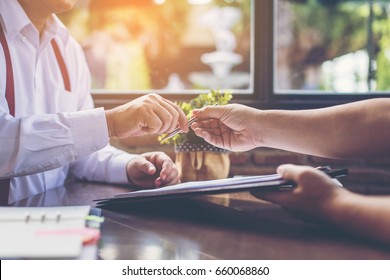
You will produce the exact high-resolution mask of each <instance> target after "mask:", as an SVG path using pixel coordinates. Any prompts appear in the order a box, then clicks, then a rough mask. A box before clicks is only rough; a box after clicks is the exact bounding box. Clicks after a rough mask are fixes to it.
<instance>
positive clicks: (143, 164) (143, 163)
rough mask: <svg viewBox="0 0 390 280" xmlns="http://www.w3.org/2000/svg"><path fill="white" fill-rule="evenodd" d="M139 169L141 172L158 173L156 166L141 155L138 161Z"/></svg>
mask: <svg viewBox="0 0 390 280" xmlns="http://www.w3.org/2000/svg"><path fill="white" fill-rule="evenodd" d="M137 169H138V171H140V172H143V173H146V174H149V175H152V174H154V173H156V167H155V166H154V165H153V163H151V162H150V161H148V160H147V159H146V158H145V157H141V158H140V159H139V161H138V162H137Z"/></svg>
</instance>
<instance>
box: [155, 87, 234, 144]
mask: <svg viewBox="0 0 390 280" xmlns="http://www.w3.org/2000/svg"><path fill="white" fill-rule="evenodd" d="M232 98H233V95H232V94H231V93H230V92H224V93H221V91H220V90H219V89H217V90H211V91H210V92H209V93H206V94H199V95H198V96H197V97H195V98H194V99H191V100H190V102H179V103H178V105H179V106H180V108H181V109H182V110H183V112H184V113H185V114H186V115H187V118H188V119H189V118H191V116H192V110H194V109H199V108H203V107H205V106H212V105H226V104H228V103H229V101H230V100H231V99H232ZM164 136H165V135H161V136H159V138H158V140H159V141H160V143H161V144H175V145H181V144H184V143H188V142H189V143H193V144H203V143H205V141H204V140H203V138H200V137H198V136H196V135H195V133H194V132H193V131H192V129H191V128H190V131H189V132H188V133H179V134H177V135H175V136H174V137H172V138H169V139H166V140H162V139H163V138H164Z"/></svg>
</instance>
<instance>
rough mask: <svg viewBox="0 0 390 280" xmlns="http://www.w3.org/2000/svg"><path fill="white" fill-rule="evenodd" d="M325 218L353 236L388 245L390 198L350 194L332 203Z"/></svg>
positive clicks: (389, 234) (389, 239)
mask: <svg viewBox="0 0 390 280" xmlns="http://www.w3.org/2000/svg"><path fill="white" fill-rule="evenodd" d="M326 216H327V217H326V218H327V219H328V220H329V221H330V222H331V223H333V224H335V225H336V226H338V227H340V228H342V229H344V230H346V231H348V232H351V233H352V234H354V235H358V236H363V237H368V238H370V239H372V240H376V241H381V242H384V243H387V244H390V196H381V197H380V196H363V195H359V194H354V193H350V194H348V195H347V196H344V197H342V198H341V199H338V200H335V201H333V203H332V205H331V207H329V208H328V210H327V213H326Z"/></svg>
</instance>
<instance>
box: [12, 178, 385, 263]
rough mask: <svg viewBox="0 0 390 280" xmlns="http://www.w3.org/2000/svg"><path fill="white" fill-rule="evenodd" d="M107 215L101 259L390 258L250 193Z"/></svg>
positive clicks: (69, 196)
mask: <svg viewBox="0 0 390 280" xmlns="http://www.w3.org/2000/svg"><path fill="white" fill-rule="evenodd" d="M128 191H129V189H128V188H127V187H125V186H118V185H109V184H97V183H86V182H73V183H68V184H67V185H66V186H65V187H58V188H56V189H53V190H50V191H47V192H45V193H41V194H39V195H36V196H33V197H31V198H28V199H25V200H22V201H19V202H17V203H15V204H13V205H14V206H67V205H91V206H92V207H95V206H96V205H95V202H94V200H95V199H101V198H108V197H112V196H113V195H115V194H117V193H122V192H128ZM102 215H103V216H104V218H105V220H104V222H103V223H102V226H101V239H100V242H99V244H98V246H97V252H96V258H98V259H121V260H127V259H129V260H148V259H161V260H170V259H182V260H197V259H200V260H205V259H211V260H215V259H219V260H220V259H222V260H231V259H237V260H246V259H248V260H249V259H250V260H280V259H283V260H293V259H299V260H311V259H320V260H331V259H332V260H333V259H348V260H357V259H358V260H360V259H362V260H367V259H390V247H389V246H384V245H383V244H377V243H373V242H370V241H367V240H364V239H359V238H357V237H355V236H353V235H351V234H348V233H345V232H342V231H340V230H338V229H336V228H333V227H331V226H329V225H327V224H325V223H323V222H319V221H314V220H310V219H307V218H304V217H298V216H297V215H294V214H293V213H291V212H288V211H286V210H284V209H282V208H280V207H279V206H277V205H273V204H270V203H266V202H264V201H260V200H258V199H256V198H254V197H252V196H251V195H249V194H248V193H236V194H223V195H213V196H201V197H195V198H177V199H172V200H160V201H150V202H138V203H131V204H128V205H125V206H121V207H116V208H111V209H108V208H105V209H103V211H102Z"/></svg>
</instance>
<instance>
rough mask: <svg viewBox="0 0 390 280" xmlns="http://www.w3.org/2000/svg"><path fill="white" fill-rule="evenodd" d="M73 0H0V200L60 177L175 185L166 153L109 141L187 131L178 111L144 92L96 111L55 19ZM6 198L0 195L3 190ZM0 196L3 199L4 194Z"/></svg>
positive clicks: (82, 69)
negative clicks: (126, 148)
mask: <svg viewBox="0 0 390 280" xmlns="http://www.w3.org/2000/svg"><path fill="white" fill-rule="evenodd" d="M76 2H77V0H34V1H31V0H19V1H18V0H1V1H0V16H1V17H0V35H1V36H0V37H1V38H2V39H1V43H2V44H1V48H0V145H1V148H0V200H1V199H3V201H4V200H5V201H6V202H7V197H8V203H12V202H14V201H17V200H20V199H23V198H25V197H28V196H31V195H34V194H37V193H39V192H43V191H46V190H48V189H51V188H54V187H57V186H61V185H62V184H63V183H64V182H65V179H66V178H68V177H69V176H74V177H76V178H80V179H86V180H94V181H104V182H110V183H129V182H130V183H134V184H137V185H139V186H145V187H153V186H154V187H159V186H162V185H167V184H175V183H177V182H179V178H178V173H177V169H176V167H175V165H174V163H173V162H172V160H171V159H170V158H169V157H168V156H167V155H166V154H164V153H161V152H151V153H146V154H143V155H138V156H137V155H130V154H127V153H125V152H123V151H120V150H117V149H115V148H114V147H112V146H110V145H109V144H108V143H109V138H110V137H128V136H142V135H146V134H161V133H166V132H169V131H172V130H173V129H175V127H176V126H177V125H179V126H180V128H181V129H182V130H183V131H188V128H187V124H188V123H187V119H186V116H185V114H184V113H183V112H182V111H181V109H180V108H179V107H178V106H177V105H176V104H174V103H172V102H170V101H169V100H166V99H163V98H162V97H160V96H159V95H156V94H149V95H146V96H143V97H141V98H138V99H135V100H133V101H131V102H129V103H127V104H124V105H122V106H120V107H117V108H114V109H111V110H107V111H105V110H104V109H103V108H96V109H94V108H93V101H92V98H91V95H90V74H89V70H88V67H87V64H86V62H85V58H84V55H83V52H82V50H81V48H80V46H79V45H78V44H77V43H76V41H75V40H74V39H73V38H72V37H71V36H70V34H69V33H68V30H67V29H66V28H65V27H64V25H63V24H62V23H61V22H60V20H59V19H58V18H57V17H56V16H55V14H57V13H61V12H64V11H67V10H69V9H71V8H72V7H73V6H74V4H75V3H76ZM7 185H8V186H9V188H10V190H9V195H8V196H7V194H3V195H2V194H1V193H2V190H5V189H8V187H7V188H6V187H5V186H7ZM1 196H2V197H1Z"/></svg>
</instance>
